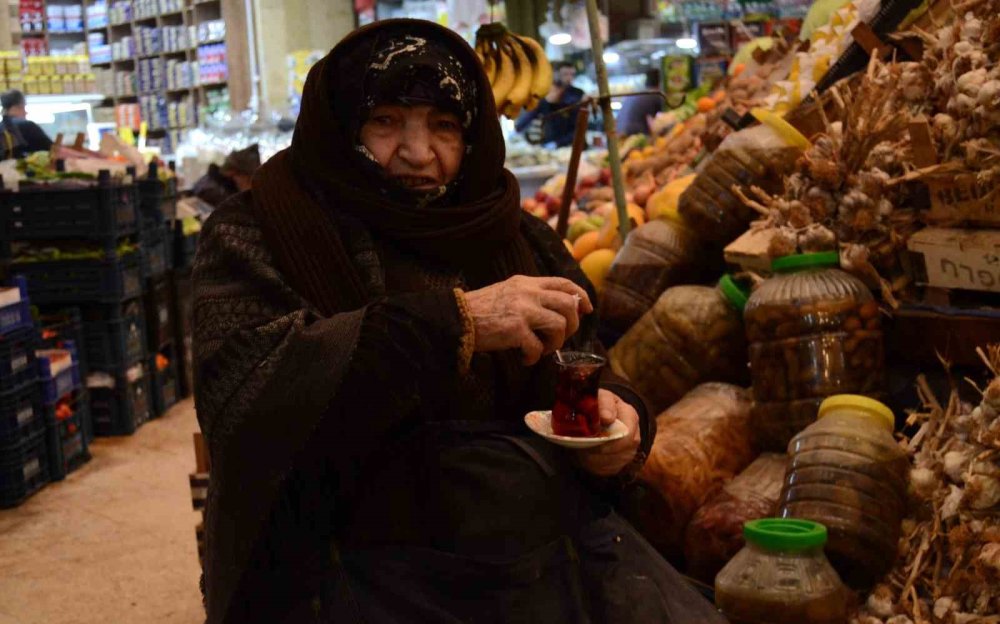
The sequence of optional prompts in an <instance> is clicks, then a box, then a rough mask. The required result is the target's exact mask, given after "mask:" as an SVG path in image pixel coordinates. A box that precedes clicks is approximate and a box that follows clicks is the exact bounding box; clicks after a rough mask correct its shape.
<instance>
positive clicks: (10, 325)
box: [0, 275, 32, 334]
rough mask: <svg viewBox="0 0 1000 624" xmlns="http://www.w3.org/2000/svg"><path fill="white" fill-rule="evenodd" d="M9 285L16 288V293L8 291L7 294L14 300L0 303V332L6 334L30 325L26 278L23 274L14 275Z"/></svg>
mask: <svg viewBox="0 0 1000 624" xmlns="http://www.w3.org/2000/svg"><path fill="white" fill-rule="evenodd" d="M11 286H12V288H16V289H17V294H16V295H15V294H14V293H10V295H8V296H9V297H10V298H13V299H16V301H12V302H10V303H7V304H0V334H8V333H10V332H15V331H17V330H19V329H25V328H27V327H31V325H32V321H31V303H30V302H29V301H28V280H27V279H25V278H24V276H23V275H16V276H14V280H13V283H12V284H11Z"/></svg>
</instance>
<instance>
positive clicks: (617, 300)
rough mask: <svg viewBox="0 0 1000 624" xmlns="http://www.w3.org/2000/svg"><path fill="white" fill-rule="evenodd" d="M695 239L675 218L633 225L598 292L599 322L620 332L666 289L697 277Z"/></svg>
mask: <svg viewBox="0 0 1000 624" xmlns="http://www.w3.org/2000/svg"><path fill="white" fill-rule="evenodd" d="M698 249H699V246H698V242H697V240H696V239H695V237H694V235H693V233H692V232H691V231H690V230H688V229H687V228H686V227H685V226H684V225H682V224H681V223H679V222H677V221H670V220H665V219H655V220H653V221H650V222H649V223H647V224H645V225H642V226H640V227H638V228H636V229H635V230H634V231H633V232H632V233H631V234H629V237H628V239H627V240H626V241H625V245H624V246H623V247H622V249H621V251H619V252H618V255H617V256H616V258H615V261H614V263H613V264H612V265H611V269H610V270H609V271H608V275H607V277H605V278H604V289H603V291H602V293H601V301H600V314H601V322H602V323H604V324H606V325H607V326H608V327H610V328H611V329H613V330H614V331H616V332H619V333H623V332H625V331H627V330H628V329H629V328H630V327H632V325H634V324H635V322H636V321H638V320H639V318H640V317H641V316H642V315H643V314H645V313H646V311H647V310H649V309H650V308H651V307H653V304H654V303H656V300H657V298H659V296H660V295H661V294H663V291H665V290H666V289H667V288H669V287H671V286H674V285H676V284H682V283H690V282H691V281H694V280H695V279H696V278H697V277H698V276H699V268H698V262H699V257H698V256H699V254H698Z"/></svg>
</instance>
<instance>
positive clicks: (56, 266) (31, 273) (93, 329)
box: [0, 171, 150, 435]
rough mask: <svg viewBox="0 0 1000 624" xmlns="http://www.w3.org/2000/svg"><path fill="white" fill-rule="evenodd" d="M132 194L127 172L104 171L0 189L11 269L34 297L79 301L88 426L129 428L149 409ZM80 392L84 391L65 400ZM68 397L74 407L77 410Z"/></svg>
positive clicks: (111, 431) (43, 301) (109, 431)
mask: <svg viewBox="0 0 1000 624" xmlns="http://www.w3.org/2000/svg"><path fill="white" fill-rule="evenodd" d="M129 173H130V174H131V175H132V176H134V171H130V172H129ZM137 204H138V189H137V185H136V184H135V183H134V181H133V180H132V178H130V177H126V178H125V180H124V181H115V180H112V178H111V175H110V173H109V172H107V171H101V172H100V174H99V175H98V179H97V181H96V183H86V182H80V181H71V182H66V181H64V182H59V183H57V184H53V185H38V186H30V187H25V188H22V189H21V190H20V191H17V192H11V191H3V192H0V225H2V226H3V228H2V229H3V234H0V236H3V237H5V240H4V241H3V242H4V250H5V252H6V253H7V254H10V256H11V260H12V261H11V272H12V273H14V274H23V275H25V276H26V277H27V280H28V293H29V294H30V296H31V300H32V302H33V303H34V304H36V305H38V306H39V307H42V308H44V309H45V310H50V309H52V308H53V307H57V306H60V307H61V306H76V307H78V308H79V310H80V315H81V321H82V326H81V327H82V335H83V345H82V346H81V345H78V351H79V353H80V354H81V355H82V356H83V360H84V362H85V368H86V373H87V376H86V385H87V388H88V389H89V390H90V392H89V399H90V406H89V407H90V416H91V419H92V421H93V428H94V433H96V435H127V434H131V433H133V432H134V431H135V430H136V429H137V428H138V427H139V426H140V425H142V424H143V423H144V422H145V421H147V420H148V419H149V417H150V396H149V395H150V391H149V371H148V359H147V353H146V338H145V318H144V306H143V304H142V295H143V285H144V278H143V275H144V274H143V271H144V266H145V263H144V262H143V260H144V258H147V255H146V254H145V253H144V252H143V249H142V247H141V243H142V242H143V241H142V239H141V222H140V219H139V216H138V215H139V213H138V210H137ZM23 243H30V244H31V245H32V248H33V251H32V253H31V254H25V253H24V251H23V250H19V249H18V247H17V245H18V244H23ZM53 249H55V250H58V251H56V252H55V253H53V252H51V251H50V250H53ZM39 250H40V251H39ZM66 250H71V251H72V253H69V252H67V251H66ZM81 250H83V251H84V253H81ZM80 402H84V403H85V402H86V397H85V396H81V397H78V400H77V402H76V403H74V404H73V405H74V406H77V404H78V403H80ZM74 406H71V408H70V409H74V413H80V412H83V411H85V410H83V409H78V408H76V407H74ZM57 408H58V406H57ZM62 413H63V414H66V413H67V412H66V410H65V409H63V410H62Z"/></svg>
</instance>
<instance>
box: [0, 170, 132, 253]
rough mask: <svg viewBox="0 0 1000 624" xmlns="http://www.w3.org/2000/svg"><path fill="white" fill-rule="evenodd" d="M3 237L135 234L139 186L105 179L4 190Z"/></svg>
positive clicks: (0, 202) (0, 198) (0, 209)
mask: <svg viewBox="0 0 1000 624" xmlns="http://www.w3.org/2000/svg"><path fill="white" fill-rule="evenodd" d="M0 224H2V227H0V232H2V234H0V236H2V237H3V238H5V239H7V240H55V239H87V240H106V239H116V238H121V237H122V236H128V235H129V234H132V233H134V232H135V230H136V227H137V219H136V188H135V185H134V184H127V185H122V184H115V183H112V182H111V179H110V176H105V175H103V172H102V175H101V176H100V179H99V181H98V182H97V184H94V185H89V186H83V187H80V186H76V187H68V188H67V185H65V184H63V185H39V186H33V187H21V189H20V190H19V191H9V190H4V191H0Z"/></svg>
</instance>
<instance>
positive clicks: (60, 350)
mask: <svg viewBox="0 0 1000 624" xmlns="http://www.w3.org/2000/svg"><path fill="white" fill-rule="evenodd" d="M60 344H61V346H59V347H55V348H45V349H39V350H38V351H37V352H36V355H37V356H38V368H39V373H40V377H41V380H40V381H41V390H42V393H41V395H42V409H43V411H44V414H45V430H46V445H47V446H48V453H49V470H50V474H51V478H52V480H53V481H57V480H60V479H63V478H65V477H66V475H68V474H69V473H71V472H73V471H74V470H76V469H77V468H79V467H80V466H82V465H83V464H84V463H86V462H87V461H88V460H89V459H90V451H89V442H88V441H87V432H86V430H87V429H88V428H89V421H90V405H89V403H88V401H87V393H86V390H85V389H84V387H83V383H82V382H81V379H82V378H81V375H80V360H79V357H78V355H77V345H76V344H75V343H74V342H73V341H72V340H65V341H62V342H61V343H60Z"/></svg>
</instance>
